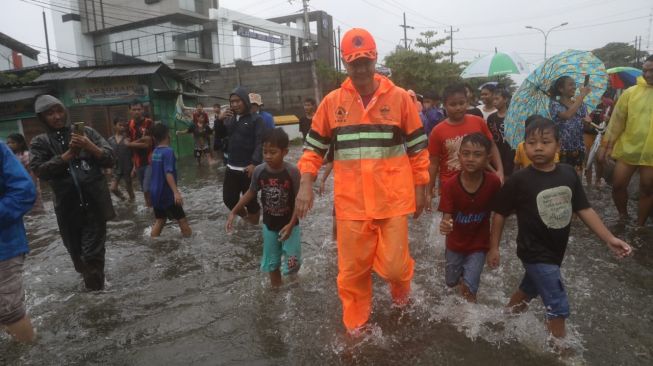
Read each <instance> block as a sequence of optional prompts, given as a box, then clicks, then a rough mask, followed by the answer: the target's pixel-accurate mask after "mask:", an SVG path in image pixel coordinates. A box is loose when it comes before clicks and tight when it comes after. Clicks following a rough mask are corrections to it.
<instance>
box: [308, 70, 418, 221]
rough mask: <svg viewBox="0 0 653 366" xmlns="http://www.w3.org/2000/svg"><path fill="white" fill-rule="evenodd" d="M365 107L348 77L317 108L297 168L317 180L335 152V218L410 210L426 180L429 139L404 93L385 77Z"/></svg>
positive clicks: (380, 215) (366, 217)
mask: <svg viewBox="0 0 653 366" xmlns="http://www.w3.org/2000/svg"><path fill="white" fill-rule="evenodd" d="M375 80H377V81H378V82H379V88H378V89H377V90H376V92H375V93H374V96H373V97H372V100H371V101H370V102H369V103H368V105H367V108H365V107H363V102H362V100H361V97H360V95H359V94H358V92H357V91H356V89H354V86H353V84H352V82H351V80H350V79H349V78H348V79H347V80H345V82H344V83H343V84H342V85H341V88H339V89H336V90H334V91H333V92H331V93H329V95H327V96H326V97H325V98H324V100H323V101H322V103H320V106H319V107H318V109H317V111H316V113H315V116H314V117H313V124H312V126H311V130H310V132H309V133H308V136H307V137H306V143H305V145H304V154H303V155H302V157H301V159H300V160H299V163H298V166H299V169H300V171H301V172H302V174H303V173H310V174H312V175H314V176H317V172H318V170H319V169H320V166H322V159H323V157H324V155H325V154H326V152H327V150H328V149H329V147H330V146H331V145H332V148H334V152H335V154H334V162H333V171H334V191H335V192H334V196H335V199H334V200H335V207H336V218H337V219H338V220H372V219H386V218H390V217H394V216H400V215H407V214H410V213H412V212H414V211H415V185H425V184H427V183H428V181H429V173H428V166H429V156H428V152H427V150H426V147H427V143H428V140H427V138H426V136H425V135H424V128H423V126H422V123H421V121H420V118H419V115H418V113H417V108H416V107H415V104H414V103H413V101H412V100H411V98H410V96H409V95H408V93H407V92H406V91H405V90H404V89H402V88H400V87H398V86H395V84H393V83H392V81H390V80H389V79H387V78H386V77H384V76H381V75H378V74H376V75H375Z"/></svg>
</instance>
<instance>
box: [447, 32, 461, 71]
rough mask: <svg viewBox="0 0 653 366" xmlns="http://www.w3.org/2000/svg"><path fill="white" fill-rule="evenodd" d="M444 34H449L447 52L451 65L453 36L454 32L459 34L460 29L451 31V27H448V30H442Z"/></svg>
mask: <svg viewBox="0 0 653 366" xmlns="http://www.w3.org/2000/svg"><path fill="white" fill-rule="evenodd" d="M444 32H445V33H449V45H450V50H449V52H450V53H451V63H453V34H454V33H456V32H460V29H458V28H456V30H453V25H452V26H449V30H446V29H445V30H444Z"/></svg>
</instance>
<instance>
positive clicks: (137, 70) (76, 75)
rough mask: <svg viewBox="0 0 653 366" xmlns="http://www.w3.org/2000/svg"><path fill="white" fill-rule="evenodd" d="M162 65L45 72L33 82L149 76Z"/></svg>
mask: <svg viewBox="0 0 653 366" xmlns="http://www.w3.org/2000/svg"><path fill="white" fill-rule="evenodd" d="M161 66H162V64H158V63H157V64H146V65H130V66H116V67H102V68H90V69H77V70H64V71H51V72H47V73H45V74H43V75H41V76H39V77H38V78H36V80H34V82H45V81H54V80H70V79H82V78H84V79H93V78H107V77H117V76H136V75H150V74H154V73H156V72H157V71H158V70H159V68H161Z"/></svg>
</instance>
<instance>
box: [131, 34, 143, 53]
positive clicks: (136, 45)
mask: <svg viewBox="0 0 653 366" xmlns="http://www.w3.org/2000/svg"><path fill="white" fill-rule="evenodd" d="M131 44H132V56H139V55H140V54H141V43H140V42H139V40H138V38H133V39H132V40H131Z"/></svg>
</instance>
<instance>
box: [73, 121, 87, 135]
mask: <svg viewBox="0 0 653 366" xmlns="http://www.w3.org/2000/svg"><path fill="white" fill-rule="evenodd" d="M84 125H85V123H84V122H73V133H74V134H76V135H82V136H84Z"/></svg>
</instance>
